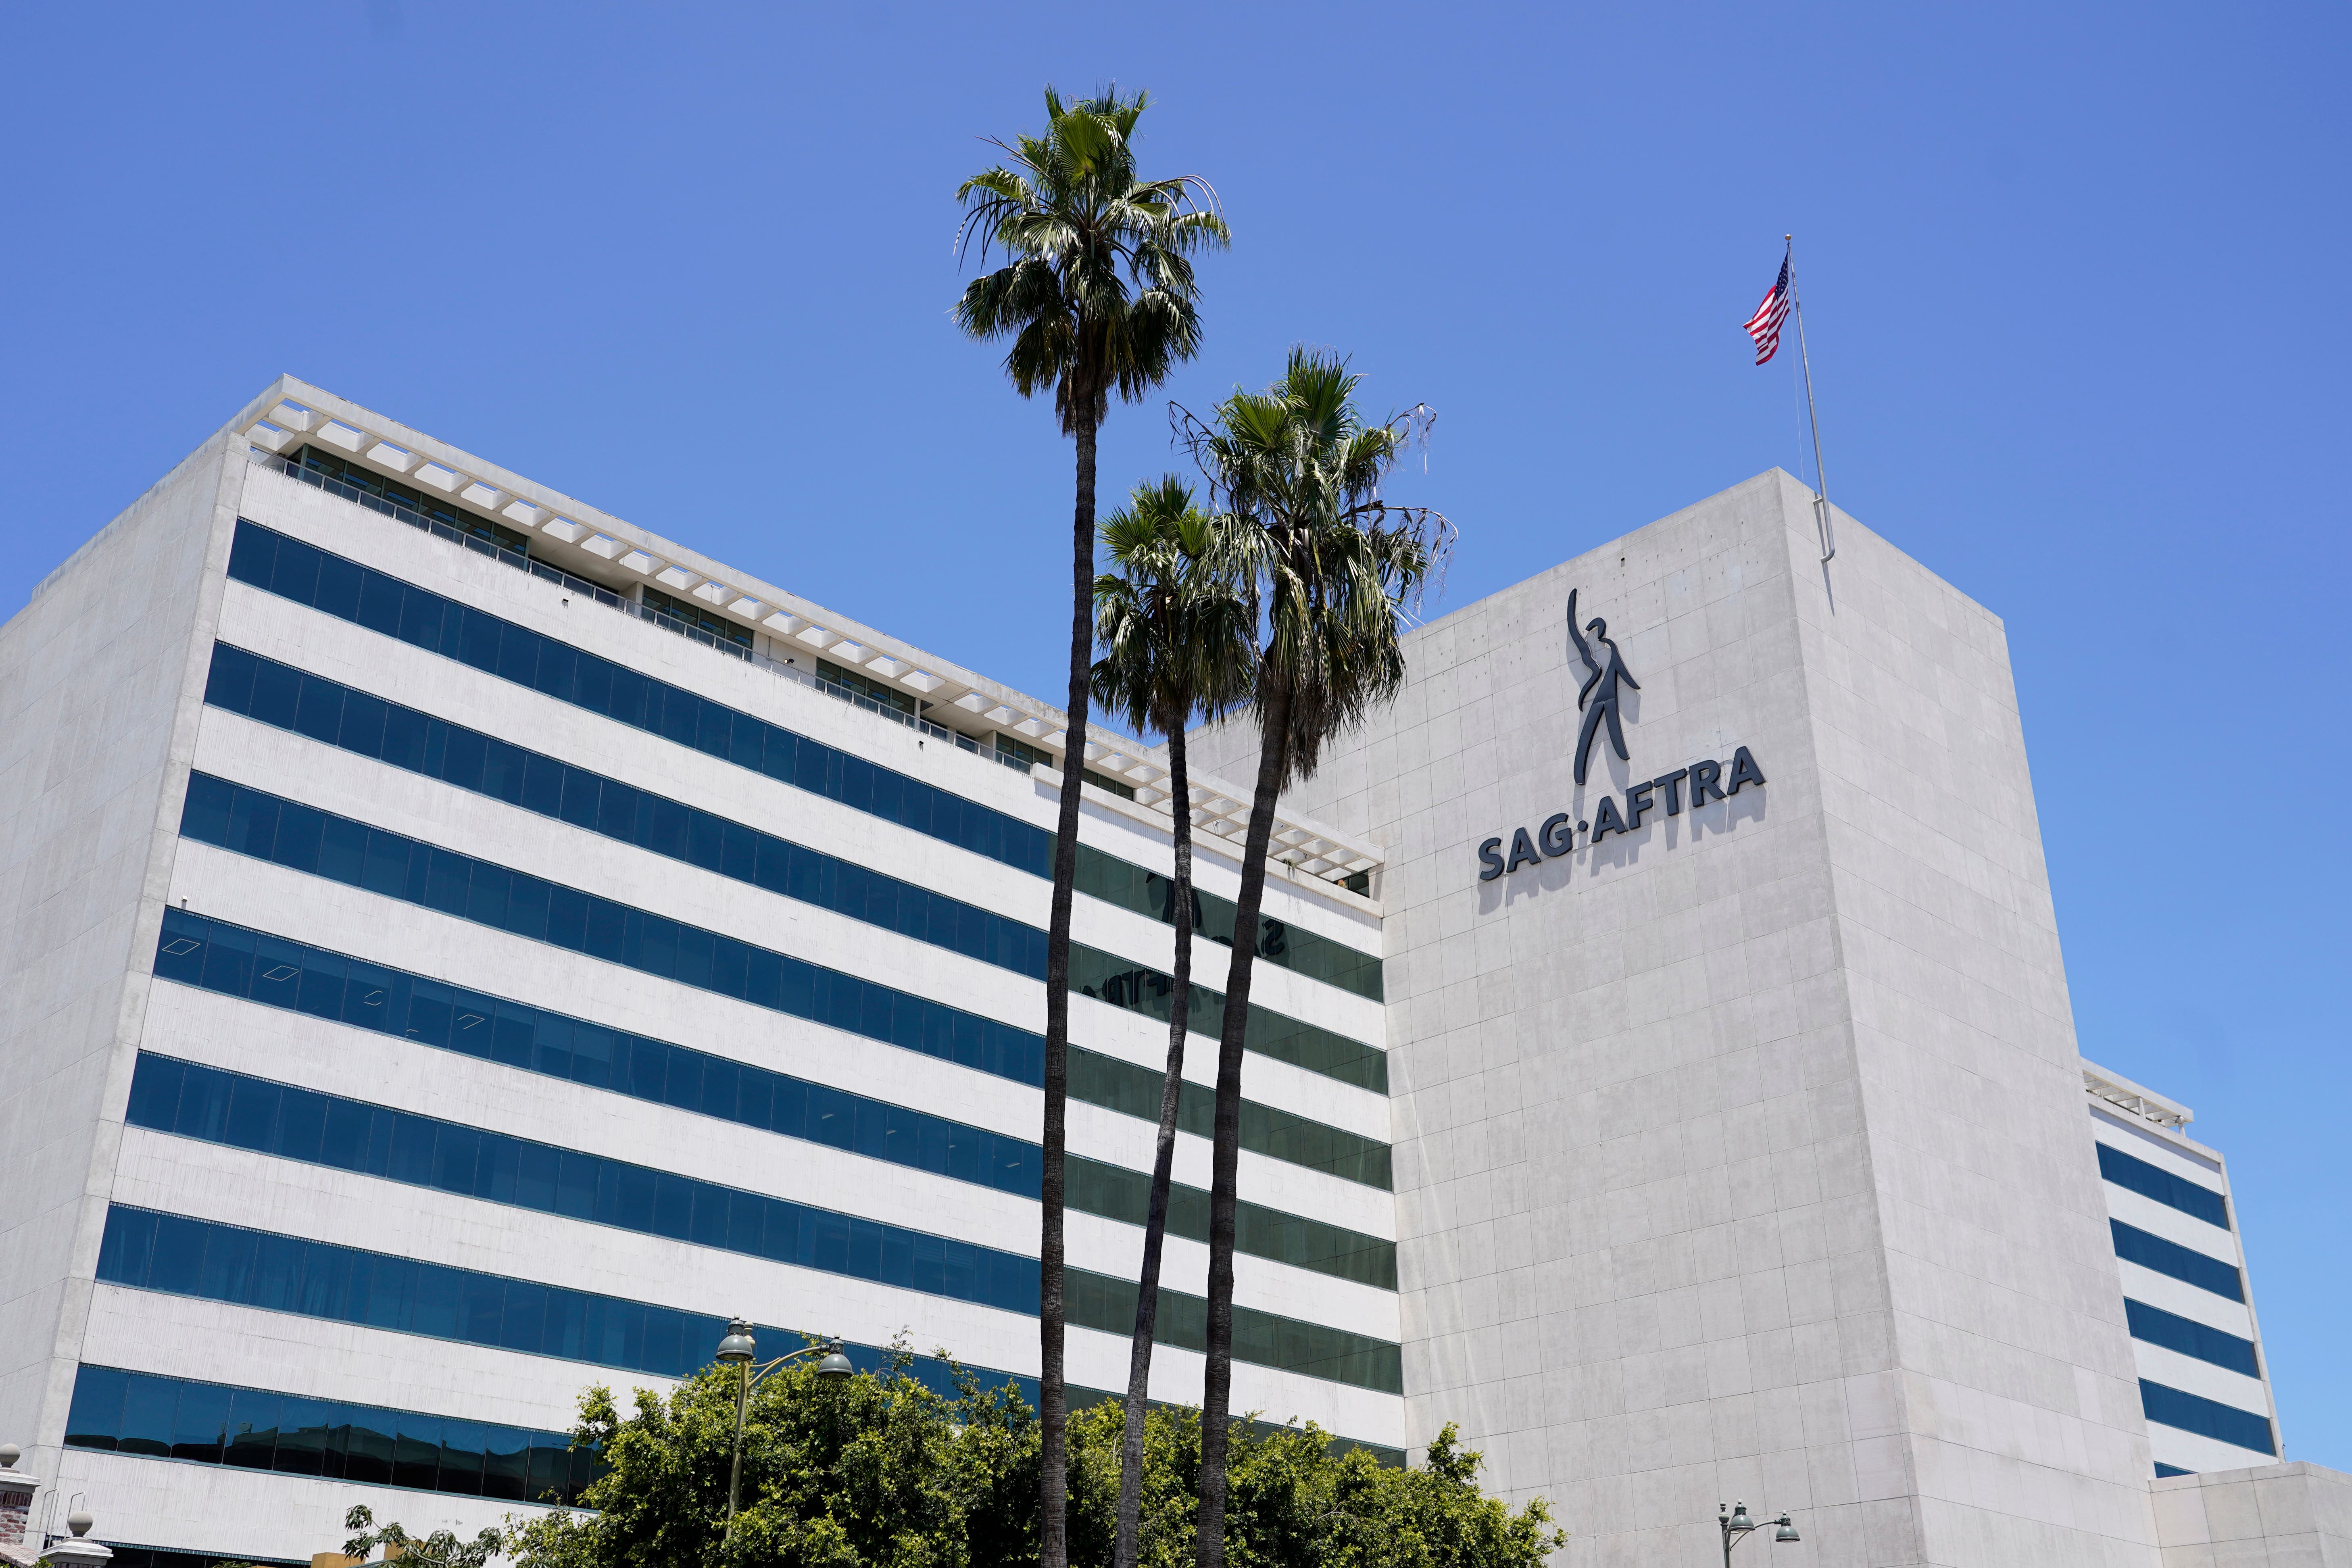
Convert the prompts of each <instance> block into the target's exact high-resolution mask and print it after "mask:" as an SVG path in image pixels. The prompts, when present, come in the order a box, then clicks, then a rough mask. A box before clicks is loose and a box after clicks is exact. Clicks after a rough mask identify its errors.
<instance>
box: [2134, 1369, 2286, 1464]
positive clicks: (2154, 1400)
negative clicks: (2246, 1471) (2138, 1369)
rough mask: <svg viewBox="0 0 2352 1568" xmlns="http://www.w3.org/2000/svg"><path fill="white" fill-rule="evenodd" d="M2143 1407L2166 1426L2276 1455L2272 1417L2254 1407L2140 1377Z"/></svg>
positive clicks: (2144, 1410) (2151, 1416)
mask: <svg viewBox="0 0 2352 1568" xmlns="http://www.w3.org/2000/svg"><path fill="white" fill-rule="evenodd" d="M2139 1402H2140V1408H2141V1410H2142V1411H2143V1412H2144V1413H2145V1414H2146V1415H2147V1418H2148V1419H2149V1420H2150V1421H2154V1422H2157V1423H2158V1424H2159V1425H2161V1426H2177V1427H2179V1429H2180V1430H2181V1431H2183V1432H2194V1433H2196V1434H2198V1435H2199V1436H2204V1437H2214V1438H2219V1439H2220V1440H2221V1441H2222V1442H2224V1443H2231V1444H2234V1445H2236V1446H2237V1447H2241V1448H2252V1449H2253V1450H2254V1451H2255V1452H2256V1453H2260V1454H2271V1455H2275V1454H2277V1452H2278V1441H2277V1439H2276V1437H2275V1436H2273V1434H2272V1432H2271V1423H2270V1418H2269V1417H2268V1416H2266V1415H2255V1414H2254V1413H2253V1412H2252V1411H2251V1410H2241V1409H2239V1408H2238V1407H2237V1406H2236V1405H2224V1404H2222V1403H2221V1401H2220V1400H2218V1399H2207V1398H2205V1397H2204V1396H2203V1395H2202V1394H2186V1393H2183V1392H2182V1391H2181V1390H2179V1389H2178V1388H2168V1387H2166V1386H2165V1385H2164V1384H2160V1383H2150V1382H2149V1381H2148V1380H2147V1379H2146V1378H2141V1379H2140V1380H2139Z"/></svg>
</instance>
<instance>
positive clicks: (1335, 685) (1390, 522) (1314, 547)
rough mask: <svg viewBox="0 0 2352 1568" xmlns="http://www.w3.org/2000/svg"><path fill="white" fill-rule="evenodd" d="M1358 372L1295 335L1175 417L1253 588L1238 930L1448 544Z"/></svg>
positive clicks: (1224, 1251) (1378, 687)
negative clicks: (1254, 733)
mask: <svg viewBox="0 0 2352 1568" xmlns="http://www.w3.org/2000/svg"><path fill="white" fill-rule="evenodd" d="M1361 380H1362V378H1361V377H1360V376H1359V375H1357V374H1355V373H1353V372H1352V371H1350V370H1349V368H1348V363H1347V362H1346V361H1345V360H1343V359H1340V358H1339V357H1338V356H1337V355H1334V354H1330V353H1321V352H1316V351H1310V350H1307V349H1303V348H1295V349H1293V350H1292V351H1291V353H1290V359H1289V363H1288V364H1287V365H1286V368H1285V371H1284V374H1283V376H1282V379H1281V380H1279V381H1277V382H1276V383H1275V384H1273V385H1272V386H1270V387H1268V388H1267V389H1266V390H1265V391H1264V392H1262V393H1249V392H1236V393H1234V395H1232V396H1231V397H1228V398H1226V399H1225V400H1224V401H1223V403H1220V404H1219V405H1217V407H1216V410H1215V412H1214V414H1213V416H1212V418H1211V419H1210V421H1209V422H1208V423H1207V424H1205V425H1204V424H1202V423H1200V422H1199V421H1197V420H1194V419H1192V417H1191V416H1189V415H1184V414H1182V413H1181V411H1180V413H1179V415H1178V429H1179V432H1180V434H1181V437H1182V438H1183V439H1184V441H1185V444H1186V446H1187V447H1188V448H1189V449H1190V451H1191V452H1192V456H1193V458H1194V460H1195V461H1196V462H1198V463H1199V464H1200V466H1201V468H1202V472H1203V473H1204V474H1205V475H1206V476H1207V477H1208V479H1209V484H1210V489H1211V493H1212V497H1213V501H1214V503H1215V504H1217V505H1218V506H1219V508H1220V510H1223V511H1224V512H1225V513H1226V514H1228V515H1229V516H1231V518H1232V519H1233V520H1234V542H1235V546H1236V548H1237V550H1239V551H1240V552H1242V553H1243V555H1244V559H1245V561H1246V562H1247V564H1248V570H1249V574H1250V583H1251V586H1252V588H1253V590H1254V592H1255V594H1256V595H1259V598H1258V605H1259V607H1260V609H1261V612H1262V613H1261V615H1260V616H1256V617H1254V619H1255V620H1256V621H1257V623H1258V626H1259V638H1260V640H1259V646H1258V648H1257V667H1256V670H1255V682H1254V688H1253V689H1254V696H1253V699H1252V704H1251V710H1252V713H1253V715H1254V717H1255V719H1256V721H1257V727H1258V736H1259V743H1258V766H1257V779H1256V784H1255V790H1254V793H1253V794H1252V795H1251V799H1250V816H1249V830H1248V834H1247V837H1246V838H1245V840H1244V849H1243V853H1242V885H1241V893H1240V896H1239V897H1238V898H1237V899H1236V900H1234V902H1235V905H1236V908H1235V910H1234V931H1236V932H1243V931H1256V930H1257V926H1258V910H1259V907H1260V905H1261V904H1262V903H1263V901H1264V899H1265V858H1266V851H1267V849H1268V847H1269V846H1270V844H1271V841H1272V837H1273V832H1274V814H1275V805H1276V801H1277V800H1278V799H1279V798H1280V796H1281V794H1282V791H1283V790H1284V788H1286V786H1287V785H1289V784H1293V783H1296V782H1297V781H1298V780H1300V779H1303V778H1306V777H1308V776H1309V775H1311V774H1312V773H1314V771H1315V767H1316V764H1317V763H1318V761H1319V759H1320V758H1321V755H1322V750H1323V747H1324V745H1325V744H1326V743H1327V742H1329V741H1330V740H1331V739H1332V738H1333V737H1335V736H1338V735H1340V734H1343V733H1345V732H1346V731H1348V730H1349V729H1350V728H1352V727H1353V726H1355V725H1356V724H1358V723H1360V722H1361V721H1363V719H1364V718H1365V717H1366V716H1367V715H1368V714H1369V713H1370V711H1371V710H1373V709H1375V708H1377V707H1378V706H1379V705H1381V703H1384V702H1386V701H1388V700H1390V699H1391V698H1392V697H1393V696H1394V695H1395V694H1396V691H1397V689H1398V688H1399V687H1400V686H1401V685H1402V683H1403V679H1404V655H1403V652H1402V647H1401V646H1400V642H1399V632H1400V626H1401V622H1402V616H1403V615H1404V613H1405V610H1406V608H1407V606H1408V605H1410V604H1411V603H1412V602H1413V601H1414V600H1415V599H1416V598H1417V596H1418V595H1419V593H1420V591H1421V589H1422V587H1423V584H1425V583H1426V582H1427V581H1428V579H1429V577H1430V574H1432V572H1433V571H1434V570H1435V569H1436V567H1437V566H1438V564H1439V563H1441V562H1442V560H1443V558H1444V554H1445V552H1446V550H1447V548H1448V547H1449V545H1450V543H1451V540H1452V527H1451V525H1450V524H1448V523H1447V522H1446V521H1445V519H1444V517H1443V516H1441V515H1439V514H1438V513H1436V512H1433V511H1431V510H1428V509H1427V508H1423V507H1400V506H1397V505H1394V504H1392V503H1391V502H1389V501H1386V500H1382V499H1381V479H1383V478H1384V477H1386V475H1387V474H1388V472H1389V471H1390V470H1391V468H1394V467H1395V465H1396V462H1397V459H1398V458H1399V457H1400V456H1401V455H1402V452H1403V451H1404V449H1405V447H1407V445H1408V444H1409V443H1410V442H1411V440H1412V438H1413V437H1415V436H1416V435H1417V434H1419V433H1420V432H1421V431H1423V430H1424V429H1425V428H1426V426H1427V423H1428V420H1429V418H1430V417H1431V416H1430V415H1429V413H1428V411H1427V410H1426V409H1425V408H1421V407H1416V408H1414V409H1412V410H1410V411H1408V412H1407V413H1404V414H1401V415H1398V416H1395V417H1393V418H1391V419H1390V420H1389V421H1388V422H1387V423H1386V424H1381V425H1375V424H1370V423H1368V422H1367V421H1366V420H1365V418H1364V416H1362V414H1361V413H1360V412H1359V410H1358V409H1357V407H1356V401H1355V395H1356V388H1357V386H1358V385H1359V384H1360V382H1361ZM1256 959H1257V944H1256V943H1255V942H1239V941H1237V942H1234V949H1233V961H1232V966H1231V969H1230V971H1229V973H1228V977H1227V979H1226V983H1225V1016H1224V1020H1223V1028H1222V1030H1221V1032H1220V1036H1219V1040H1218V1049H1217V1098H1216V1121H1215V1127H1214V1139H1213V1150H1212V1158H1211V1171H1212V1177H1211V1183H1210V1188H1209V1323H1208V1344H1207V1357H1206V1361H1207V1365H1206V1368H1205V1371H1204V1373H1203V1376H1202V1391H1201V1393H1202V1397H1201V1407H1202V1420H1203V1423H1204V1425H1203V1427H1202V1430H1203V1433H1204V1434H1205V1436H1204V1437H1203V1441H1202V1463H1201V1521H1200V1539H1199V1548H1200V1565H1201V1568H1222V1564H1223V1563H1224V1561H1225V1555H1224V1540H1225V1513H1226V1479H1227V1467H1226V1454H1225V1435H1226V1432H1227V1430H1228V1426H1227V1422H1226V1416H1227V1415H1228V1414H1229V1412H1230V1408H1231V1401H1232V1394H1233V1343H1234V1208H1235V1205H1236V1201H1237V1194H1236V1190H1235V1183H1236V1177H1237V1174H1238V1169H1239V1162H1240V1150H1241V1104H1242V1060H1243V1040H1244V1030H1245V1027H1246V1025H1247V1023H1248V1019H1249V999H1250V980H1251V975H1252V972H1253V969H1254V967H1255V963H1256Z"/></svg>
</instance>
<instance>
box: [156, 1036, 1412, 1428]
mask: <svg viewBox="0 0 2352 1568" xmlns="http://www.w3.org/2000/svg"><path fill="white" fill-rule="evenodd" d="M124 1120H125V1121H128V1122H129V1123H130V1124H131V1126H134V1127H142V1128H146V1129H148V1130H150V1131H157V1132H165V1133H171V1134H174V1135H176V1136H179V1137H184V1138H192V1139H195V1140H198V1141H201V1142H210V1143H217V1144H223V1145H226V1146H227V1147H230V1148H237V1149H245V1150H248V1151H251V1152H255V1153H260V1154H268V1155H274V1156H276V1157H278V1158H279V1159H287V1160H296V1161H300V1162H303V1163H308V1164H313V1165H323V1166H327V1167H329V1168H331V1169H336V1170H343V1171H352V1172H356V1173H362V1174H365V1175H369V1176H374V1177H379V1178H381V1179H383V1180H385V1181H392V1182H399V1183H402V1184H406V1185H410V1186H418V1187H426V1188H430V1189H432V1190H434V1191H436V1192H444V1193H451V1194H457V1195H458V1196H462V1197H469V1198H478V1199H480V1200H482V1201H484V1202H488V1203H494V1204H499V1205H505V1206H508V1207H512V1208H520V1209H528V1210H531V1211H533V1212H536V1213H541V1214H551V1215H562V1216H565V1217H567V1218H572V1219H579V1220H585V1221H588V1222H590V1223H593V1224H597V1225H608V1226H614V1228H616V1229H620V1230H627V1231H633V1232H635V1233H637V1234H640V1235H645V1236H661V1237H669V1238H670V1239H672V1240H675V1241H682V1242H687V1243H689V1244H691V1245H693V1246H698V1247H715V1248H719V1249H721V1250H724V1251H729V1252H735V1253H740V1254H741V1255H743V1256H745V1257H750V1258H766V1259H767V1260H769V1261H771V1262H775V1263H783V1264H789V1265H793V1266H795V1267H798V1268H812V1269H816V1270H819V1271H822V1272H824V1273H830V1274H839V1275H844V1276H846V1277H848V1278H851V1279H867V1280H871V1281H873V1282H875V1283H877V1284H881V1285H887V1286H889V1287H891V1288H893V1289H906V1290H916V1291H920V1292H922V1293H923V1294H926V1295H931V1296H940V1297H945V1298H947V1299H949V1300H960V1301H969V1302H971V1303H973V1304H975V1305H979V1306H983V1307H992V1308H995V1309H997V1310H1003V1311H1008V1312H1019V1313H1023V1314H1024V1315H1026V1316H1030V1317H1034V1316H1036V1314H1037V1303H1038V1265H1037V1260H1036V1259H1035V1258H1029V1257H1025V1256H1024V1255H1022V1254H1019V1253H1012V1252H1003V1251H1000V1250H999V1249H997V1248H995V1247H982V1246H980V1245H978V1244H977V1243H974V1242H968V1241H959V1240H956V1239H954V1238H952V1237H941V1236H934V1235H930V1234H929V1233H926V1232H922V1231H917V1230H909V1229H907V1228H906V1227H904V1226H893V1225H885V1224H883V1223H882V1222H880V1221H878V1220H870V1219H865V1218H861V1217H859V1216H856V1215H845V1214H840V1213H837V1212H835V1211H834V1210H830V1209H823V1208H818V1207H816V1206H814V1205H808V1204H800V1203H794V1202H793V1201H792V1200H790V1199H787V1198H777V1197H770V1196H768V1195H766V1194H761V1193H751V1192H745V1191H743V1190H742V1189H740V1188H736V1187H729V1186H724V1185H721V1184H719V1183H716V1182H706V1181H701V1180H699V1179H697V1178H694V1177H690V1176H681V1175H677V1174H675V1173H671V1172H667V1171H656V1170H653V1169H651V1168H649V1167H646V1166H644V1165H636V1164H632V1163H629V1162H627V1161H624V1160H617V1159H612V1158H609V1157H607V1156H604V1155H599V1154H587V1153H583V1152H578V1151H576V1150H570V1149H561V1148H557V1147H555V1146H554V1145H552V1144H548V1143H540V1142H533V1141H531V1140H529V1139H523V1138H516V1137H513V1136H510V1135H509V1134H507V1133H503V1132H495V1131H486V1130H483V1129H480V1128H473V1127H467V1126H463V1125H460V1124H459V1123H457V1122H453V1121H440V1120H438V1119H437V1118H434V1117H428V1116H419V1115H416V1114H415V1113H413V1112H410V1111H404V1110H391V1109H389V1108H388V1107H384V1106H376V1105H370V1104H367V1103H365V1102H363V1101H361V1100H347V1099H344V1098H343V1097H341V1096H339V1095H329V1094H320V1093H318V1092H316V1091H314V1090H311V1089H297V1088H295V1087H293V1086H292V1085H290V1084H282V1083H278V1082H275V1081H273V1080H271V1079H259V1078H253V1077H250V1076H248V1075H247V1074H244V1073H232V1072H226V1071H224V1070H222V1069H220V1068H209V1067H204V1066H201V1065H198V1064H196V1063H194V1062H184V1061H181V1060H179V1059H178V1058H172V1057H164V1056H158V1055H156V1054H154V1053H153V1052H151V1051H143V1050H142V1052H141V1053H140V1055H139V1060H138V1066H137V1068H135V1069H134V1070H133V1072H132V1075H131V1102H130V1107H129V1110H127V1111H126V1112H125V1115H124ZM1067 1278H1068V1285H1067V1291H1068V1296H1069V1300H1070V1302H1071V1306H1070V1312H1069V1321H1070V1322H1071V1323H1072V1325H1073V1326H1075V1327H1078V1328H1087V1329H1095V1330H1098V1331H1102V1332H1105V1333H1110V1334H1117V1335H1118V1336H1120V1337H1122V1338H1123V1337H1126V1336H1127V1335H1129V1333H1131V1332H1132V1331H1133V1329H1134V1324H1135V1310H1134V1296H1135V1287H1134V1285H1133V1284H1132V1283H1130V1282H1126V1281H1121V1280H1116V1279H1107V1278H1104V1277H1102V1276H1097V1275H1093V1274H1089V1273H1088V1272H1087V1271H1086V1270H1084V1269H1076V1268H1073V1269H1070V1270H1068V1271H1067ZM1121 1292H1124V1293H1125V1297H1126V1300H1127V1306H1126V1308H1125V1310H1124V1311H1123V1312H1119V1311H1116V1310H1114V1308H1115V1306H1116V1302H1117V1300H1118V1297H1119V1295H1120V1293H1121ZM1200 1300H1201V1299H1200V1298H1198V1297H1192V1296H1187V1295H1185V1294H1184V1293H1182V1292H1181V1291H1175V1290H1168V1289H1163V1290H1162V1291H1161V1292H1160V1302H1161V1307H1160V1314H1161V1323H1160V1330H1159V1332H1158V1334H1157V1336H1156V1337H1157V1339H1158V1341H1159V1342H1160V1343H1163V1344H1172V1345H1176V1346H1179V1347H1180V1348H1183V1349H1199V1348H1201V1347H1200V1345H1198V1344H1192V1343H1188V1342H1187V1336H1188V1335H1189V1334H1190V1333H1191V1332H1192V1328H1193V1320H1194V1319H1195V1318H1197V1317H1198V1316H1199V1315H1200V1313H1201V1312H1202V1311H1203V1310H1205V1303H1202V1305H1201V1306H1199V1307H1194V1306H1190V1305H1188V1303H1194V1302H1200ZM1234 1346H1235V1348H1234V1356H1235V1358H1236V1359H1238V1360H1243V1361H1249V1362H1252V1363H1253V1364H1256V1365H1261V1366H1269V1367H1272V1368H1274V1369H1275V1370H1276V1371H1280V1372H1291V1373H1299V1374H1300V1375H1303V1376H1307V1377H1319V1378H1325V1379H1328V1380H1329V1381H1332V1382H1336V1383H1345V1384H1352V1385H1354V1386H1357V1387H1361V1388H1372V1389H1377V1390H1379V1391H1381V1392H1382V1393H1387V1394H1396V1393H1400V1392H1402V1387H1403V1368H1402V1361H1401V1352H1400V1351H1399V1349H1398V1347H1397V1346H1396V1345H1394V1344H1392V1343H1390V1342H1386V1341H1381V1340H1376V1339H1372V1338H1370V1336H1367V1335H1363V1334H1357V1333H1351V1332H1349V1331H1346V1330H1342V1329H1334V1328H1329V1327H1326V1326H1324V1325H1322V1324H1319V1323H1305V1322H1299V1321H1296V1320H1292V1319H1288V1318H1283V1317H1279V1316H1277V1315H1276V1314H1274V1313H1270V1312H1262V1311H1258V1310H1255V1309H1250V1308H1243V1307H1236V1308H1234ZM1245 1352H1246V1353H1245ZM1260 1354H1271V1355H1276V1356H1279V1357H1281V1358H1283V1359H1282V1360H1280V1361H1262V1360H1259V1359H1257V1358H1258V1356H1259V1355H1260Z"/></svg>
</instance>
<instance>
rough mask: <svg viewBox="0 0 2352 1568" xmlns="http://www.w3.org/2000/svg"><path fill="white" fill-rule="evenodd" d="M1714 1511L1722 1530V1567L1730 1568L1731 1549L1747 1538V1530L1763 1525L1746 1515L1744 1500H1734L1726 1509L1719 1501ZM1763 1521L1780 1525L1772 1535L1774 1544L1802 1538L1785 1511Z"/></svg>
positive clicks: (1746, 1506)
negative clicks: (1775, 1517)
mask: <svg viewBox="0 0 2352 1568" xmlns="http://www.w3.org/2000/svg"><path fill="white" fill-rule="evenodd" d="M1715 1511H1716V1521H1715V1522H1716V1523H1717V1525H1718V1526H1719V1527H1720V1528H1721V1529H1722V1531H1723V1568H1731V1549H1732V1548H1733V1547H1735V1546H1737V1545H1738V1544H1739V1543H1740V1542H1743V1541H1745V1540H1747V1539H1748V1531H1751V1530H1759V1529H1761V1528H1763V1526H1761V1525H1759V1524H1758V1523H1757V1522H1756V1521H1754V1520H1752V1519H1750V1518H1748V1505H1747V1504H1746V1503H1744V1502H1735V1503H1733V1504H1732V1505H1731V1507H1730V1508H1729V1509H1726V1508H1725V1507H1724V1506H1723V1505H1722V1504H1721V1503H1717V1504H1716V1505H1715ZM1764 1523H1765V1524H1777V1525H1779V1526H1780V1529H1779V1530H1778V1531H1774V1533H1773V1536H1772V1544H1773V1545H1775V1546H1778V1545H1780V1542H1784V1541H1802V1540H1803V1539H1804V1537H1803V1536H1801V1535H1799V1534H1798V1533H1797V1527H1796V1526H1795V1525H1793V1524H1791V1523H1790V1522H1789V1516H1788V1515H1787V1514H1785V1513H1784V1514H1782V1515H1781V1516H1780V1518H1778V1519H1768V1520H1766V1521H1764Z"/></svg>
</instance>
